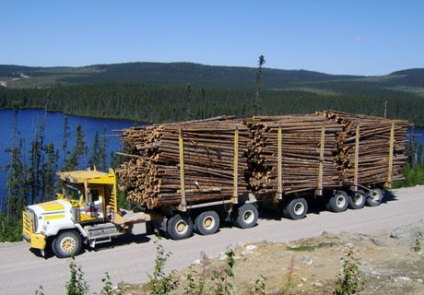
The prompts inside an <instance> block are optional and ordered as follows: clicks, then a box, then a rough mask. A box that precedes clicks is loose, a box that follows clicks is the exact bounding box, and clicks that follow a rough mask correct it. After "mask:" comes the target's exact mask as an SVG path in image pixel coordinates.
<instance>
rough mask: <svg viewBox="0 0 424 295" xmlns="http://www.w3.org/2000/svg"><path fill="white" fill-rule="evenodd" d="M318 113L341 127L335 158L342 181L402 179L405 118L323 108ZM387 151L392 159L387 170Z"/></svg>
mask: <svg viewBox="0 0 424 295" xmlns="http://www.w3.org/2000/svg"><path fill="white" fill-rule="evenodd" d="M319 114H320V115H321V116H323V117H325V118H328V119H329V120H331V121H332V122H335V123H337V124H340V126H342V127H343V130H342V132H340V133H339V134H338V136H337V144H338V151H339V152H338V155H337V157H336V161H337V162H338V163H339V164H340V165H341V167H342V179H343V184H344V185H346V186H348V185H357V184H360V185H365V186H370V185H374V184H378V183H386V185H388V186H390V185H391V183H390V182H391V181H393V180H401V179H403V176H402V173H401V168H402V166H403V164H404V163H405V160H406V158H407V157H406V156H405V150H406V143H407V141H406V140H405V134H406V133H407V129H408V122H407V121H404V120H388V119H384V118H380V117H372V116H364V115H353V114H348V113H342V112H335V111H324V112H322V113H319ZM392 128H393V131H392ZM357 132H358V133H357ZM357 137H358V138H357ZM391 141H393V144H392V145H391V144H390V143H391ZM356 148H357V149H358V150H357V152H356ZM391 149H392V151H391ZM390 153H392V159H393V160H392V167H391V173H390V169H389V160H390ZM355 154H356V155H355ZM355 171H357V172H356V173H355ZM389 173H390V175H389ZM355 175H356V177H355Z"/></svg>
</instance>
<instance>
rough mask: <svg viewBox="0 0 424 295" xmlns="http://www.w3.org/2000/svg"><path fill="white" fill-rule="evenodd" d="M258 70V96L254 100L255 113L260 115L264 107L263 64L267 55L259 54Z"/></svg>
mask: <svg viewBox="0 0 424 295" xmlns="http://www.w3.org/2000/svg"><path fill="white" fill-rule="evenodd" d="M258 64H259V66H258V71H257V72H256V97H255V99H254V101H253V112H254V113H253V114H254V115H255V116H256V115H259V112H260V111H261V109H262V105H261V104H262V94H263V85H262V66H263V65H264V64H265V57H264V56H263V55H260V56H259V61H258Z"/></svg>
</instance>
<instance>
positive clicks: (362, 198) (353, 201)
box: [349, 190, 367, 209]
mask: <svg viewBox="0 0 424 295" xmlns="http://www.w3.org/2000/svg"><path fill="white" fill-rule="evenodd" d="M366 200H367V196H366V194H365V192H364V191H363V190H358V191H356V192H352V194H351V195H350V196H349V208H350V209H361V208H363V207H364V206H365V202H366Z"/></svg>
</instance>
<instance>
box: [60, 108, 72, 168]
mask: <svg viewBox="0 0 424 295" xmlns="http://www.w3.org/2000/svg"><path fill="white" fill-rule="evenodd" d="M70 138H71V128H70V127H69V121H68V117H66V116H65V117H64V118H63V139H62V157H63V163H65V164H66V163H67V161H68V158H69V155H70V151H69V148H68V144H69V140H70ZM65 164H64V166H66V165H65ZM62 169H63V167H62ZM62 169H61V171H64V170H62Z"/></svg>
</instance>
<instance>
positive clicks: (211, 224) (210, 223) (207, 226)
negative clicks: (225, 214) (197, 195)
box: [203, 216, 215, 229]
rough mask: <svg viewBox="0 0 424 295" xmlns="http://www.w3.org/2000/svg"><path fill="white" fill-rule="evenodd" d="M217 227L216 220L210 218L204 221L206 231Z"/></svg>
mask: <svg viewBox="0 0 424 295" xmlns="http://www.w3.org/2000/svg"><path fill="white" fill-rule="evenodd" d="M214 226H215V218H213V217H211V216H208V217H206V218H205V219H203V227H204V228H205V229H212V228H214Z"/></svg>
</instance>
